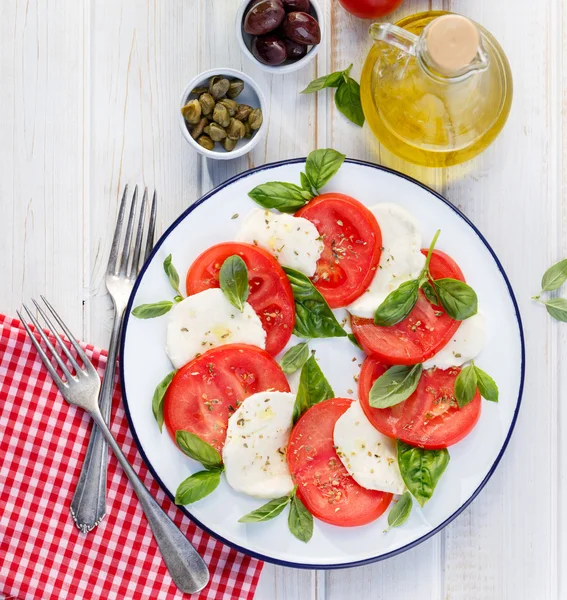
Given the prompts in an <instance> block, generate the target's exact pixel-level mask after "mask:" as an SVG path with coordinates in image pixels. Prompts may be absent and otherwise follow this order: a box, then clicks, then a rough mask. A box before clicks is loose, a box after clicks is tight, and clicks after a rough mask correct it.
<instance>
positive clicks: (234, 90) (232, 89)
mask: <svg viewBox="0 0 567 600" xmlns="http://www.w3.org/2000/svg"><path fill="white" fill-rule="evenodd" d="M243 89H244V82H243V81H240V79H233V80H232V81H231V82H230V85H229V86H228V92H227V93H226V95H227V96H228V97H229V98H230V99H231V100H232V99H233V98H236V96H238V95H240V93H241V92H242V90H243Z"/></svg>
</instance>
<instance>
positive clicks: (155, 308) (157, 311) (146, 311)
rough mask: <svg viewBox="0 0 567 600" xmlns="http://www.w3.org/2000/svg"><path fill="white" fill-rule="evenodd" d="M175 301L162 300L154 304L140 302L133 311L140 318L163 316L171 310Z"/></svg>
mask: <svg viewBox="0 0 567 600" xmlns="http://www.w3.org/2000/svg"><path fill="white" fill-rule="evenodd" d="M172 306H173V302H171V300H162V301H161V302H155V303H154V304H140V305H139V306H136V308H135V309H134V310H133V311H132V314H133V315H134V316H135V317H138V319H153V318H154V317H161V316H162V315H165V313H167V312H169V311H170V310H171V307H172Z"/></svg>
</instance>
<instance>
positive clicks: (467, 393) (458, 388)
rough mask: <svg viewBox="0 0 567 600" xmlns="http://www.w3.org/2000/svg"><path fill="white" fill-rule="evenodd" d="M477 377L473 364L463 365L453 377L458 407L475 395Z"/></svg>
mask: <svg viewBox="0 0 567 600" xmlns="http://www.w3.org/2000/svg"><path fill="white" fill-rule="evenodd" d="M477 385H478V379H477V374H476V369H475V366H474V364H470V365H469V366H468V367H465V368H464V369H463V370H462V371H461V372H460V373H459V374H458V375H457V379H455V399H456V400H457V404H458V405H459V408H463V407H464V406H466V405H467V404H468V403H469V402H471V400H472V399H473V398H474V397H475V394H476V388H477Z"/></svg>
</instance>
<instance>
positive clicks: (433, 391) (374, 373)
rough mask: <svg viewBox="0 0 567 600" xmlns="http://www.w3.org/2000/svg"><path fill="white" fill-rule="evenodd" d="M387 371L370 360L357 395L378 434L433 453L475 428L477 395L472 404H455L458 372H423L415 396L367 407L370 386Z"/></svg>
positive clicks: (366, 363)
mask: <svg viewBox="0 0 567 600" xmlns="http://www.w3.org/2000/svg"><path fill="white" fill-rule="evenodd" d="M388 368H389V367H388V366H387V365H385V364H384V363H381V362H379V361H377V360H374V359H373V358H367V359H366V360H365V361H364V364H363V365H362V370H361V372H360V380H359V383H358V393H359V396H360V405H361V406H362V410H363V411H364V414H365V415H366V416H367V417H368V420H369V421H370V422H371V423H372V425H374V427H376V429H377V430H378V431H380V432H381V433H383V434H384V435H387V436H388V437H391V438H398V439H400V440H402V442H406V444H411V445H412V446H419V447H421V448H429V449H431V450H436V449H439V448H446V447H447V446H452V445H453V444H456V443H457V442H459V441H460V440H462V439H463V438H464V437H465V436H466V435H468V434H469V433H470V432H471V430H472V428H473V427H474V426H475V425H476V423H477V421H478V419H479V417H480V409H481V399H480V394H479V393H478V392H477V393H476V395H475V397H474V398H473V399H472V401H471V402H470V403H469V404H467V405H466V406H464V407H463V408H459V406H458V404H457V401H456V400H455V379H456V378H457V375H458V374H459V373H460V372H461V369H458V368H456V367H455V368H453V369H447V370H445V371H442V370H441V369H430V370H428V371H424V372H423V373H422V375H421V379H420V380H419V384H418V386H417V389H416V390H415V392H414V393H413V394H412V395H411V396H410V397H409V398H408V399H407V400H404V401H403V402H400V403H399V404H396V405H395V406H391V407H390V408H373V407H372V406H370V403H369V395H370V389H371V388H372V384H373V383H374V382H375V381H376V379H378V377H380V375H382V374H383V373H384V372H385V371H386V370H387V369H388Z"/></svg>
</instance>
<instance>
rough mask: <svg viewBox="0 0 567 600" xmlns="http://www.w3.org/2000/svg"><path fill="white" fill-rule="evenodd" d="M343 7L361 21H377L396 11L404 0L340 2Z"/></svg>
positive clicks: (341, 0) (346, 0)
mask: <svg viewBox="0 0 567 600" xmlns="http://www.w3.org/2000/svg"><path fill="white" fill-rule="evenodd" d="M339 2H340V3H341V5H342V7H343V8H344V9H345V10H348V12H349V13H351V14H353V15H354V16H355V17H359V18H361V19H376V18H378V17H382V16H384V15H387V14H388V13H391V12H392V11H394V10H396V8H398V6H400V4H401V3H402V2H403V0H339Z"/></svg>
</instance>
